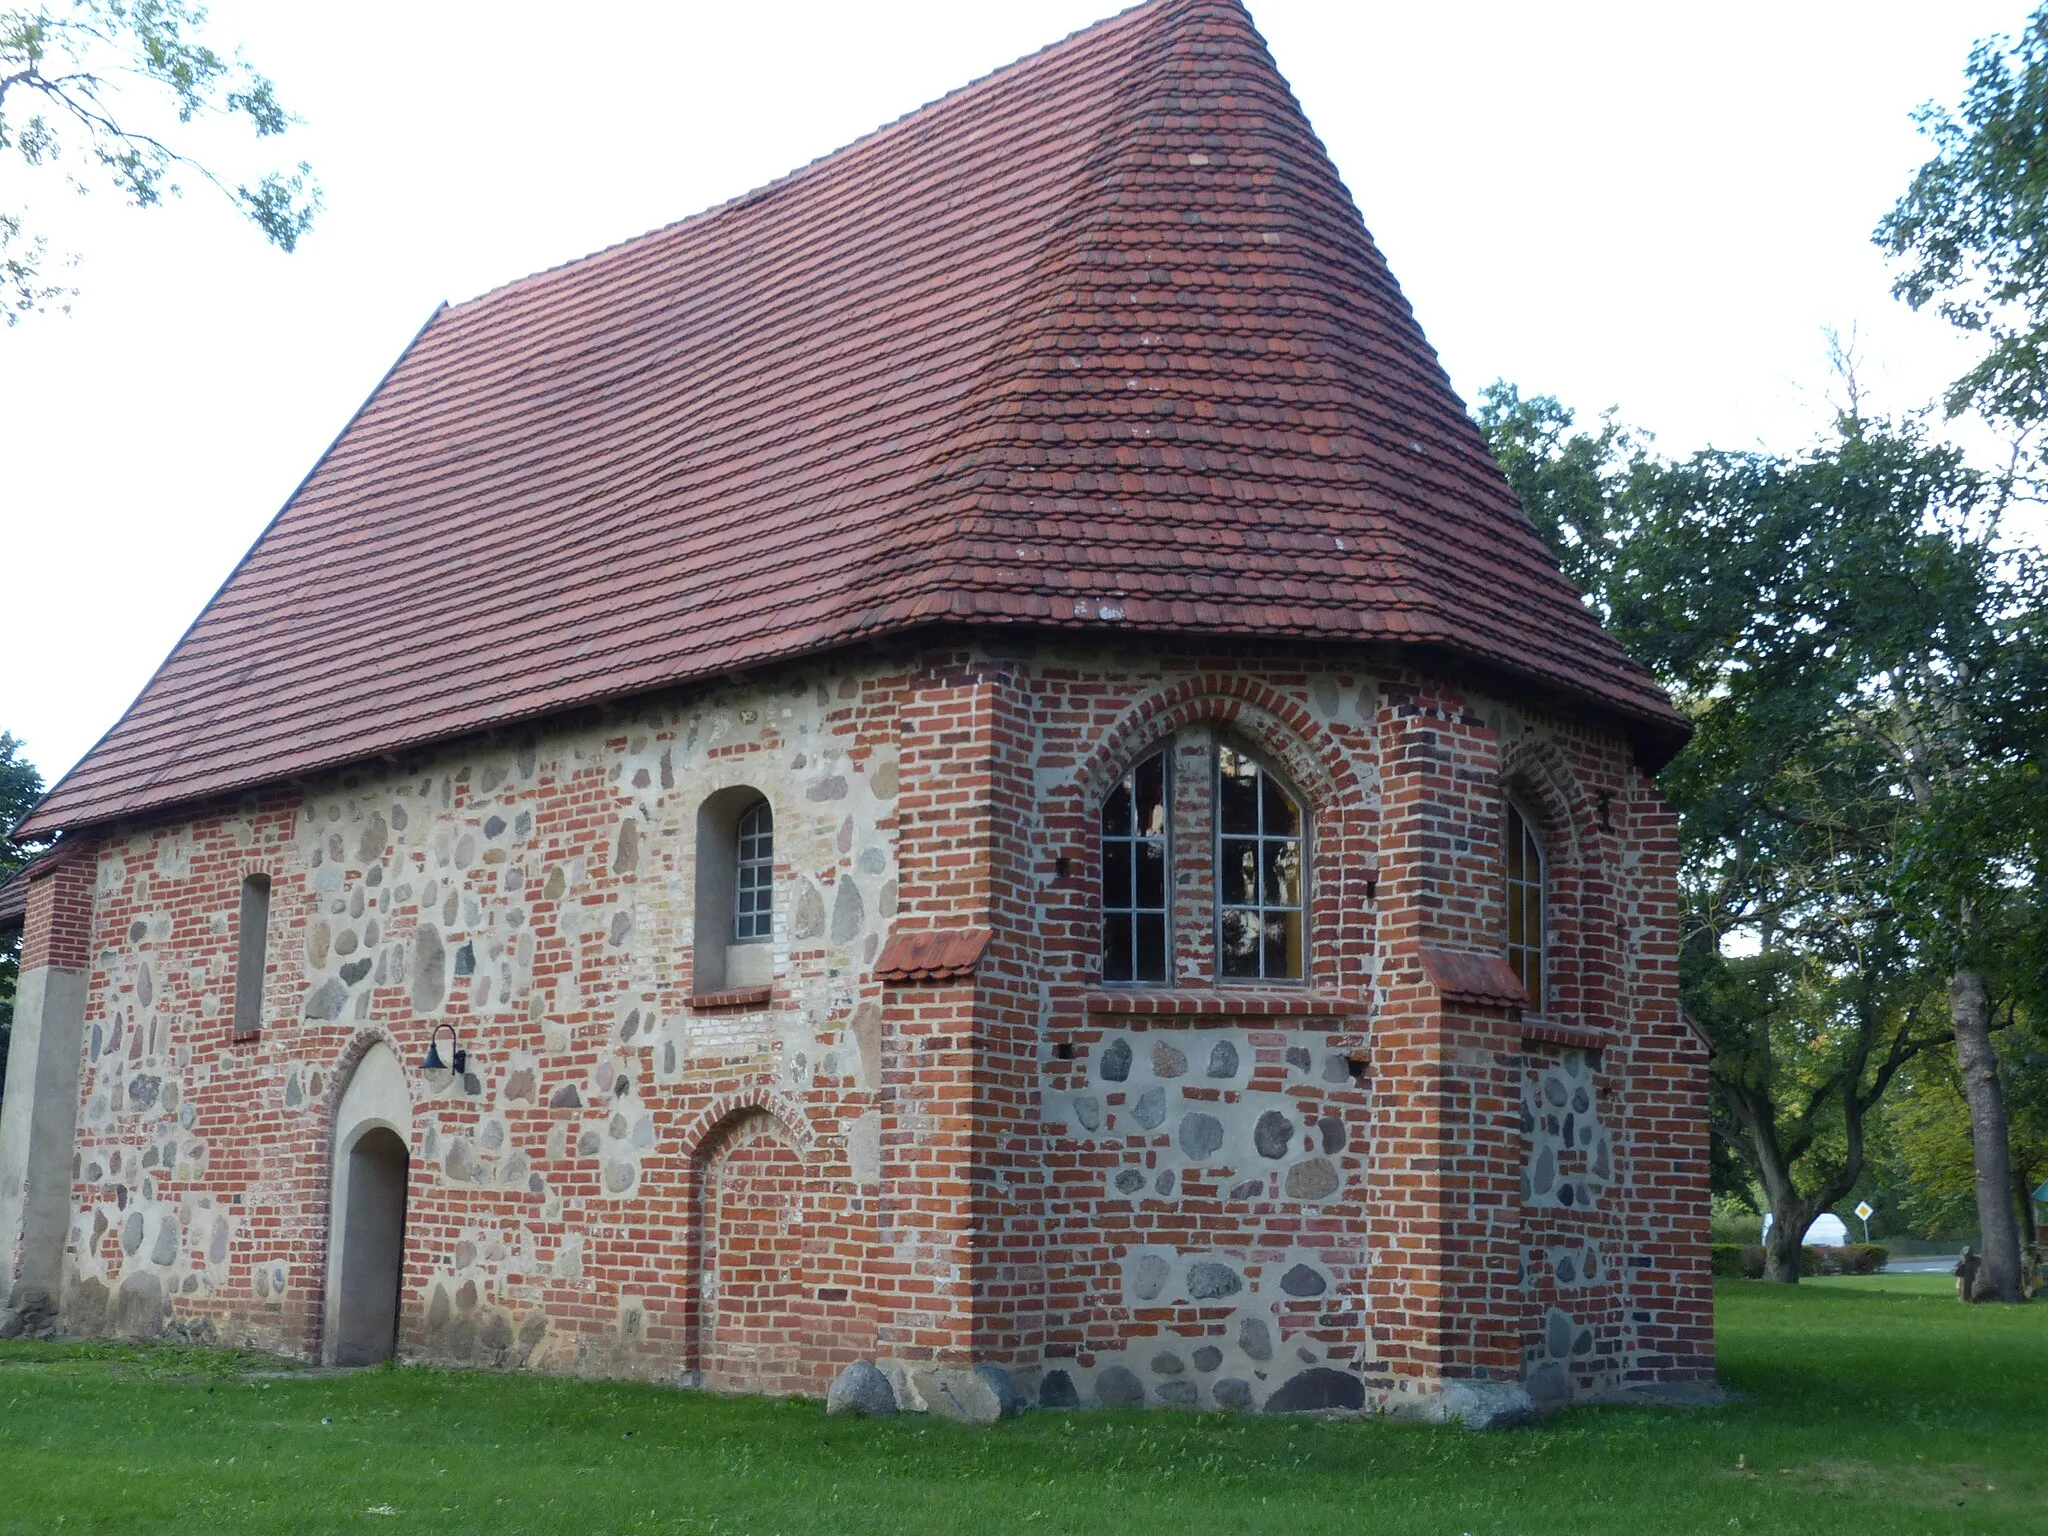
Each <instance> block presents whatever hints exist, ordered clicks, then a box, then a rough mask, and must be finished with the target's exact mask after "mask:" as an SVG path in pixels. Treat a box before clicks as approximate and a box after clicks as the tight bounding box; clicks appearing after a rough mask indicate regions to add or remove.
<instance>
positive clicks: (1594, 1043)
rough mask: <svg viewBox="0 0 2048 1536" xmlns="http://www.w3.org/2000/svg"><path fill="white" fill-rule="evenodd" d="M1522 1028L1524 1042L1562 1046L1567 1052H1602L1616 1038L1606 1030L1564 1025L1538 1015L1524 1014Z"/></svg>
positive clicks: (1578, 1025)
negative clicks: (1533, 1041) (1530, 1041)
mask: <svg viewBox="0 0 2048 1536" xmlns="http://www.w3.org/2000/svg"><path fill="white" fill-rule="evenodd" d="M1521 1027H1522V1038H1523V1039H1524V1040H1535V1041H1538V1042H1540V1043H1542V1044H1544V1045H1561V1046H1564V1047H1565V1048H1566V1049H1567V1050H1574V1051H1601V1050H1605V1049H1606V1048H1607V1047H1608V1046H1610V1045H1612V1044H1614V1037H1613V1036H1612V1035H1610V1034H1608V1032H1607V1031H1606V1030H1604V1029H1587V1028H1586V1027H1585V1026H1583V1025H1580V1024H1564V1023H1560V1022H1559V1021H1558V1020H1556V1019H1546V1018H1543V1017H1541V1016H1540V1015H1537V1014H1529V1013H1525V1014H1523V1015H1522V1026H1521Z"/></svg>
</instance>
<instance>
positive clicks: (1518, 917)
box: [1507, 805, 1546, 1013]
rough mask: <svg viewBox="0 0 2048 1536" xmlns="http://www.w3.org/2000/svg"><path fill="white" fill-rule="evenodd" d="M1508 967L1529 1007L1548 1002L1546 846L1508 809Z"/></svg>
mask: <svg viewBox="0 0 2048 1536" xmlns="http://www.w3.org/2000/svg"><path fill="white" fill-rule="evenodd" d="M1507 840H1508V861H1507V862H1508V966H1509V968H1510V969H1512V970H1513V971H1514V973H1515V974H1516V975H1517V976H1519V977H1521V979H1522V990H1523V991H1525V992H1527V993H1528V994H1529V1006H1530V1007H1531V1008H1533V1009H1535V1010H1536V1011H1537V1012H1538V1013H1541V1012H1542V1011H1543V1007H1544V1003H1545V1001H1546V998H1545V993H1544V974H1543V936H1544V912H1543V901H1544V896H1543V886H1544V869H1543V845H1542V843H1540V842H1538V841H1537V839H1536V831H1535V829H1534V828H1533V827H1531V826H1530V825H1529V819H1528V818H1527V817H1526V816H1524V815H1523V814H1522V813H1521V811H1519V810H1518V809H1516V808H1515V807H1514V806H1513V805H1509V807H1508V830H1507Z"/></svg>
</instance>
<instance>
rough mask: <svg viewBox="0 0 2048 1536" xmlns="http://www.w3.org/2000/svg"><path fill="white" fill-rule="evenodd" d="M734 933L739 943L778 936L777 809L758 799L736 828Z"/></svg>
mask: <svg viewBox="0 0 2048 1536" xmlns="http://www.w3.org/2000/svg"><path fill="white" fill-rule="evenodd" d="M734 834H735V835H734V838H733V853H734V859H735V864H734V875H733V888H732V898H733V899H732V937H733V942H734V943H736V944H747V943H752V942H753V941H755V940H758V939H772V938H774V937H775V812H774V811H772V810H770V809H769V807H768V802H767V801H766V800H760V801H756V802H755V804H754V805H753V806H752V808H751V809H749V810H748V811H747V812H746V813H745V814H743V815H742V816H741V817H740V820H739V825H738V827H736V828H735V829H734Z"/></svg>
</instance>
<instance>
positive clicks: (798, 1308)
mask: <svg viewBox="0 0 2048 1536" xmlns="http://www.w3.org/2000/svg"><path fill="white" fill-rule="evenodd" d="M703 1159H704V1167H703V1183H702V1186H701V1187H702V1189H703V1206H702V1213H703V1227H702V1241H703V1249H702V1252H703V1263H702V1267H701V1269H700V1271H699V1277H700V1278H699V1284H700V1286H701V1294H700V1297H699V1303H700V1305H699V1310H698V1334H697V1342H698V1350H697V1352H698V1360H699V1366H700V1369H701V1370H702V1371H703V1373H704V1385H705V1386H706V1387H708V1388H710V1389H711V1390H712V1391H714V1392H765V1393H781V1392H808V1391H815V1390H817V1387H816V1383H815V1382H813V1381H812V1380H811V1374H812V1373H811V1371H810V1370H809V1369H807V1367H806V1364H805V1361H804V1358H803V1356H804V1354H805V1350H804V1347H803V1345H804V1335H805V1332H806V1329H805V1326H804V1319H803V1316H802V1313H803V1312H804V1310H806V1309H805V1306H804V1274H803V1248H804V1225H805V1219H804V1218H805V1198H804V1186H805V1178H806V1176H805V1170H804V1163H803V1157H802V1155H801V1154H800V1153H799V1152H798V1151H797V1149H796V1148H795V1147H794V1146H793V1145H792V1144H791V1142H790V1138H789V1135H788V1133H787V1132H786V1131H785V1130H784V1129H783V1127H782V1125H781V1124H780V1122H778V1121H777V1120H776V1118H775V1117H774V1116H773V1115H771V1114H769V1113H767V1112H766V1111H765V1110H750V1111H746V1112H744V1113H742V1114H740V1115H738V1116H736V1117H735V1118H734V1119H733V1120H732V1121H731V1122H730V1123H729V1124H727V1125H726V1126H725V1127H724V1128H723V1130H722V1131H721V1132H720V1134H718V1135H717V1136H716V1137H714V1138H713V1140H712V1141H711V1143H710V1144H709V1145H708V1146H706V1147H705V1149H704V1153H703Z"/></svg>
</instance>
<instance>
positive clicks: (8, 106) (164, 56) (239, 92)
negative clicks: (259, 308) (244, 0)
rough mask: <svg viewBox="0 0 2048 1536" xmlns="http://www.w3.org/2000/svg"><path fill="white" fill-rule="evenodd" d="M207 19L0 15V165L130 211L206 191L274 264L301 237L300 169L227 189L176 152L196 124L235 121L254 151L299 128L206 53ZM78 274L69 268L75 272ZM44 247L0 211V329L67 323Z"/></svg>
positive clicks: (229, 61) (147, 5) (175, 5)
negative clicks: (118, 200)
mask: <svg viewBox="0 0 2048 1536" xmlns="http://www.w3.org/2000/svg"><path fill="white" fill-rule="evenodd" d="M206 25H207V14H206V12H205V10H203V9H202V8H200V7H198V6H193V5H188V4H186V3H184V0H71V3H69V4H43V5H37V6H32V7H27V8H21V9H4V10H0V155H12V156H14V157H15V158H16V159H18V160H19V161H20V163H21V164H22V165H23V166H24V167H26V168H28V169H30V170H34V171H45V172H49V173H50V174H51V175H52V176H54V177H57V178H60V179H61V180H62V181H63V182H64V183H68V185H69V186H70V187H71V188H72V189H74V190H76V191H79V192H83V191H85V190H87V188H88V185H89V183H88V180H87V177H88V175H96V176H97V177H98V178H100V179H103V180H104V181H105V182H106V183H108V184H109V185H111V186H112V187H113V188H114V189H115V190H116V191H117V192H119V193H120V194H121V195H122V196H123V197H125V198H126V199H127V200H128V202H129V203H131V204H132V205H133V206H135V207H138V208H148V207H153V206H155V205H156V204H158V203H161V202H162V201H163V200H164V198H166V197H174V196H177V195H179V193H180V192H181V191H182V187H181V184H180V180H179V178H180V177H181V176H189V177H192V178H196V180H198V181H199V182H202V183H204V184H206V185H207V186H210V187H212V188H213V189H214V190H216V191H217V192H219V193H220V194H221V195H222V196H223V197H225V198H226V199H227V200H228V201H230V202H231V203H233V204H234V205H235V207H236V208H238V209H239V210H240V212H241V213H242V215H243V216H244V217H246V218H247V219H248V220H249V221H250V222H251V223H252V224H254V225H255V226H256V228H257V230H258V231H259V232H261V234H262V235H263V237H264V238H265V239H266V240H268V241H269V242H270V243H271V244H272V245H275V246H276V247H278V249H280V250H284V251H290V250H292V249H294V248H295V247H296V246H297V245H298V242H299V239H300V238H301V237H302V236H303V235H304V234H305V233H306V232H307V231H308V230H309V229H310V228H312V224H313V219H314V216H315V215H316V214H317V213H318V211H319V208H320V190H319V187H318V185H317V184H316V183H315V182H314V180H313V176H312V169H311V167H310V166H308V165H307V164H306V163H305V162H304V161H300V162H298V163H297V164H296V165H293V166H286V167H282V168H272V169H267V170H260V171H258V172H256V173H255V174H253V175H252V176H250V177H247V178H238V177H234V176H231V175H228V174H226V173H224V172H222V171H220V170H217V169H215V168H214V167H213V166H212V165H209V164H208V163H206V162H205V161H204V160H201V159H199V158H197V157H196V156H195V155H194V154H193V153H191V152H190V151H189V149H188V148H187V147H184V146H183V145H182V144H181V142H180V141H181V139H183V138H185V137H187V136H186V135H185V134H183V133H182V132H181V130H187V129H190V128H191V127H192V125H194V124H195V123H197V122H199V121H200V120H201V119H215V120H221V121H230V122H233V121H239V122H241V123H243V124H245V125H246V126H247V127H248V128H249V129H250V130H251V131H252V132H253V134H254V136H255V137H256V138H257V139H258V140H269V139H274V138H276V137H278V136H279V135H281V134H283V133H285V132H286V131H288V130H289V129H290V127H291V126H292V124H293V123H294V122H295V121H296V119H295V118H294V117H293V116H292V115H291V114H290V113H289V112H287V111H286V110H285V108H284V106H283V104H282V103H281V102H280V101H279V100H278V96H277V90H276V87H275V86H274V85H273V84H272V83H271V81H270V79H269V78H268V77H267V76H265V75H263V74H261V73H259V72H258V71H257V70H255V69H254V68H252V67H251V66H250V65H249V63H248V62H247V61H246V60H245V59H243V58H242V57H241V55H240V54H239V52H237V53H236V54H234V55H233V56H232V57H229V56H224V55H222V54H220V53H219V52H217V51H215V49H214V48H213V47H211V46H210V45H209V44H208V43H207V42H205V41H204V40H203V36H202V34H203V33H204V31H205V29H206ZM73 260H74V261H75V258H74V259H73ZM51 262H52V258H51V255H50V248H49V238H48V236H46V235H44V234H41V233H39V232H37V231H36V230H34V229H33V228H31V227H30V223H29V219H28V215H27V212H26V210H25V209H22V208H20V207H16V208H12V209H0V316H4V318H5V320H6V322H7V323H8V324H9V325H13V324H15V323H17V322H18V321H19V320H20V319H21V317H22V316H24V315H29V314H34V313H37V312H40V311H43V310H47V309H50V308H58V309H64V308H67V307H68V301H69V299H70V298H71V296H72V295H74V294H75V293H76V291H77V290H76V289H75V288H72V287H69V286H68V285H67V284H65V283H64V282H62V281H61V280H59V279H57V278H56V277H54V276H53V275H52V273H51V270H50V267H51Z"/></svg>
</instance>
